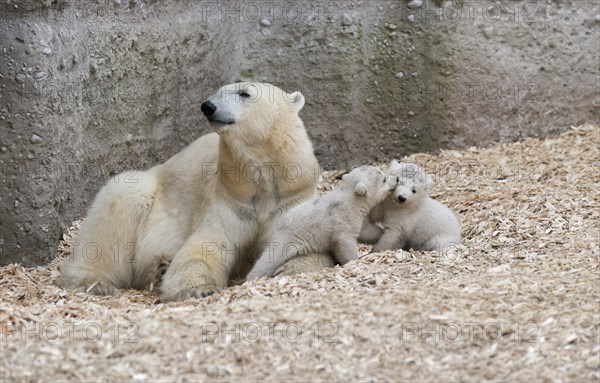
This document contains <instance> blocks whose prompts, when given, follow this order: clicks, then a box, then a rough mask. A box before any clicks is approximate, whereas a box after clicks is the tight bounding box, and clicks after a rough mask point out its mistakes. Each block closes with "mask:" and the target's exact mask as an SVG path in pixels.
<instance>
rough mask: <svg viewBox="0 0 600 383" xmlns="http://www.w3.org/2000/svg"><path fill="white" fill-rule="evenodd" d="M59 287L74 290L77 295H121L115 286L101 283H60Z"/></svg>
mask: <svg viewBox="0 0 600 383" xmlns="http://www.w3.org/2000/svg"><path fill="white" fill-rule="evenodd" d="M59 285H61V286H62V287H63V288H65V289H67V290H73V291H74V292H76V293H88V294H93V295H100V296H102V295H117V294H118V293H119V289H118V288H116V287H115V286H114V285H113V284H111V283H107V282H100V281H94V282H85V281H78V282H76V283H64V282H63V281H60V282H59Z"/></svg>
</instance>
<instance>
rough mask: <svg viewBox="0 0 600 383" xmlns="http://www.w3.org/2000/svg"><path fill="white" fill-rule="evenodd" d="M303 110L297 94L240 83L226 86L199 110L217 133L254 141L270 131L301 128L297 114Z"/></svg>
mask: <svg viewBox="0 0 600 383" xmlns="http://www.w3.org/2000/svg"><path fill="white" fill-rule="evenodd" d="M303 106H304V96H303V95H302V93H300V92H294V93H286V92H284V91H283V90H281V89H279V88H277V87H276V86H273V85H271V84H266V83H257V82H240V83H236V84H230V85H225V86H224V87H222V88H221V89H219V90H218V91H217V93H215V94H214V95H212V96H210V97H209V98H208V100H206V101H204V102H203V103H202V106H201V108H200V109H201V110H202V113H204V115H205V116H206V118H207V119H208V121H209V122H210V124H211V126H212V127H213V128H214V129H215V130H216V131H217V133H219V134H221V135H223V134H233V135H235V134H239V133H242V132H243V133H242V134H243V135H244V137H254V138H255V139H256V138H258V139H261V138H266V137H267V136H268V135H270V134H271V133H273V132H272V129H273V127H275V126H279V125H284V126H286V127H287V128H293V127H295V126H298V124H299V126H300V128H303V125H302V121H301V120H300V118H299V117H298V112H300V110H301V109H302V107H303Z"/></svg>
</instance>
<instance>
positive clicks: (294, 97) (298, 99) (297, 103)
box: [288, 92, 304, 113]
mask: <svg viewBox="0 0 600 383" xmlns="http://www.w3.org/2000/svg"><path fill="white" fill-rule="evenodd" d="M288 96H289V100H290V101H291V102H292V103H293V104H294V110H296V113H300V111H301V110H302V108H303V107H304V95H302V93H300V92H294V93H290V94H289V95H288Z"/></svg>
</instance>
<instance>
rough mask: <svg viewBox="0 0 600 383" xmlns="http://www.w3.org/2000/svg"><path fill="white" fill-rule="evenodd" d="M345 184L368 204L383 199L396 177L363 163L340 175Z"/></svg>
mask: <svg viewBox="0 0 600 383" xmlns="http://www.w3.org/2000/svg"><path fill="white" fill-rule="evenodd" d="M342 182H343V184H344V185H345V186H347V187H350V188H353V189H354V193H355V194H356V195H357V196H358V197H361V198H365V199H366V200H367V203H368V204H369V205H370V206H375V205H377V204H379V203H380V202H381V201H383V200H384V199H385V198H386V197H387V196H388V195H390V193H392V191H393V190H394V188H395V187H396V183H397V181H396V177H388V176H387V175H386V174H385V173H384V172H382V171H381V170H379V169H377V168H376V167H374V166H369V165H364V166H361V167H358V168H355V169H353V170H352V171H351V172H350V173H348V174H344V175H343V176H342Z"/></svg>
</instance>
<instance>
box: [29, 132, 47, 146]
mask: <svg viewBox="0 0 600 383" xmlns="http://www.w3.org/2000/svg"><path fill="white" fill-rule="evenodd" d="M29 142H31V143H32V144H34V145H38V144H41V143H42V142H44V139H43V138H42V136H40V135H39V134H36V133H33V134H32V135H31V138H30V139H29Z"/></svg>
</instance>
